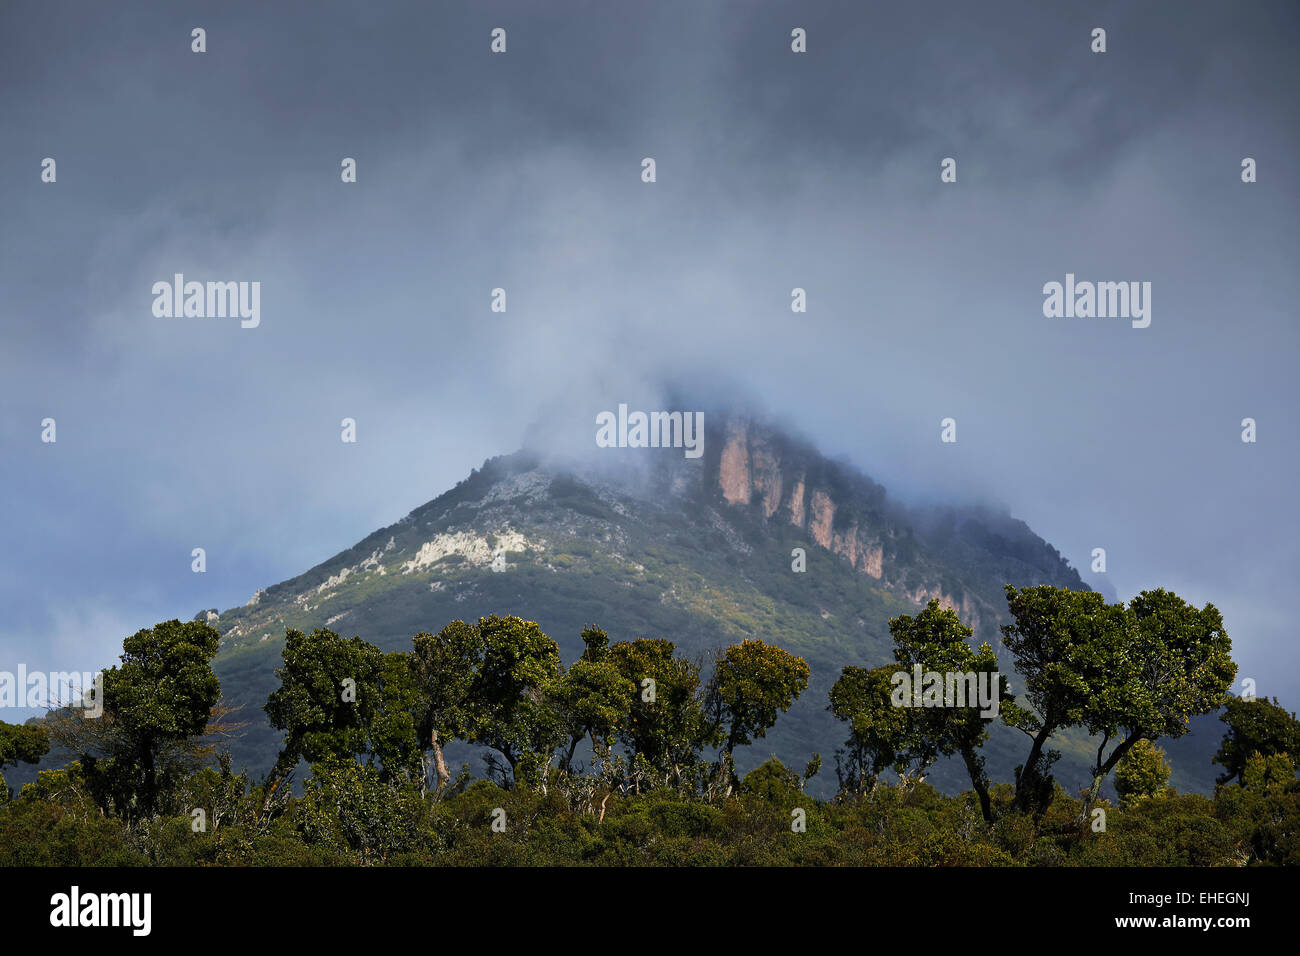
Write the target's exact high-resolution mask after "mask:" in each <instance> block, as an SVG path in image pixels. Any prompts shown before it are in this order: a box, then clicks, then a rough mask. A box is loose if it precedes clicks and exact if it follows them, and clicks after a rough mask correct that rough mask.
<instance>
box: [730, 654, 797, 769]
mask: <svg viewBox="0 0 1300 956" xmlns="http://www.w3.org/2000/svg"><path fill="white" fill-rule="evenodd" d="M808 675H809V669H808V662H807V661H805V660H804V659H803V658H801V657H796V656H795V655H794V654H791V653H790V652H788V651H784V650H782V649H781V648H779V647H773V646H771V645H768V644H764V643H763V642H762V641H743V642H742V643H740V644H733V645H732V646H731V647H729V648H727V649H726V650H725V651H723V652H722V654H721V655H720V656H719V657H718V659H717V661H716V662H715V664H714V667H713V676H712V678H711V679H710V681H709V686H708V691H707V702H706V707H707V709H708V712H709V714H710V716H711V717H712V719H713V720H714V721H715V722H716V723H717V724H719V726H720V727H722V728H723V748H724V749H725V750H726V752H727V753H728V754H730V753H731V752H732V751H734V750H735V749H736V747H737V746H740V745H743V744H750V743H753V738H755V737H764V736H766V735H767V732H768V730H770V729H771V728H772V726H773V725H774V724H775V723H776V719H777V717H778V716H779V715H780V714H782V713H784V712H785V711H787V710H789V709H790V705H791V704H793V703H794V702H795V700H797V699H798V697H799V695H800V694H801V693H802V692H803V690H804V689H805V688H806V687H807V686H808Z"/></svg>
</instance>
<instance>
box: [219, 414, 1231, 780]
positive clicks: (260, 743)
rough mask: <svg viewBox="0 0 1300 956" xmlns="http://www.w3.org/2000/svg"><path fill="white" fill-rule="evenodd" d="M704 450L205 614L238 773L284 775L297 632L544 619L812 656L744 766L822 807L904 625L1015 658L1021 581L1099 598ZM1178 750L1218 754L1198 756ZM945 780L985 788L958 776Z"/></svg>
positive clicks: (507, 482) (786, 460)
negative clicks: (244, 728)
mask: <svg viewBox="0 0 1300 956" xmlns="http://www.w3.org/2000/svg"><path fill="white" fill-rule="evenodd" d="M704 449H705V451H704V454H703V456H702V457H700V458H698V459H687V458H685V457H684V456H683V455H682V453H681V451H680V450H676V449H602V450H601V451H602V452H604V453H605V454H604V455H602V456H597V457H596V458H594V459H589V460H585V461H582V462H575V461H570V462H566V463H561V462H559V461H555V460H550V459H547V458H545V457H544V456H543V455H541V454H540V453H538V452H537V451H533V450H524V451H521V452H517V453H515V454H512V455H508V456H504V457H500V458H495V459H492V460H490V461H488V462H486V463H485V464H484V466H483V467H482V469H480V470H476V471H475V472H474V473H472V474H471V475H470V477H469V478H467V479H466V480H465V481H462V482H461V483H460V484H458V485H457V486H456V487H455V488H453V489H452V490H450V491H448V492H446V493H445V494H443V495H440V496H439V497H437V498H435V499H434V500H433V501H430V502H428V503H427V504H425V505H422V506H421V507H419V508H417V509H415V510H414V511H412V512H411V513H410V514H409V515H407V517H405V518H403V519H402V520H401V521H399V522H397V523H396V524H394V525H392V526H390V527H387V528H383V529H380V530H378V531H376V532H374V533H373V534H371V535H369V536H368V537H367V538H365V539H364V540H362V541H360V542H358V543H357V544H356V545H354V546H353V547H352V548H349V549H348V550H346V551H343V552H340V553H339V554H337V555H335V556H334V557H333V558H331V559H329V560H328V561H325V562H323V563H322V564H320V565H317V566H316V567H314V568H312V569H311V570H309V571H307V572H306V573H304V574H302V575H299V576H298V577H296V578H292V579H290V580H288V581H284V582H282V583H280V584H277V585H275V586H273V587H270V588H267V589H266V590H264V591H259V592H258V593H257V594H256V595H255V596H254V598H253V599H252V600H251V601H250V602H249V603H248V604H247V605H245V606H243V607H239V608H234V609H231V610H228V611H226V612H224V613H222V614H219V615H218V614H216V613H215V612H207V617H208V619H209V620H210V621H211V622H212V623H213V624H214V626H215V627H216V628H217V629H218V630H219V632H220V633H221V635H222V641H221V651H220V653H219V655H218V658H217V671H218V673H219V674H220V676H221V679H222V687H223V689H224V691H225V693H226V695H227V699H228V700H230V701H232V702H234V703H238V704H242V705H243V706H244V711H245V716H246V717H248V718H251V719H254V720H255V721H256V726H254V727H252V728H250V730H249V732H248V733H247V734H246V736H245V737H244V738H243V739H242V740H240V741H238V742H237V743H236V745H235V746H234V748H233V749H234V750H235V754H236V758H237V760H236V762H237V763H246V764H247V765H249V766H250V767H252V768H253V769H255V770H258V771H260V770H265V769H266V768H268V767H269V766H270V764H271V763H272V761H273V760H274V755H275V750H276V748H277V747H278V744H279V740H278V736H277V735H276V734H274V733H273V732H272V731H271V730H270V729H269V728H268V727H265V726H263V721H262V715H261V712H260V707H261V704H262V703H263V702H264V701H265V699H266V696H267V694H269V693H270V691H271V690H272V689H274V686H275V682H274V676H273V670H274V668H275V667H276V666H277V665H278V663H279V653H280V649H281V647H282V645H283V639H284V631H285V629H286V628H297V629H301V630H309V629H311V628H314V627H318V626H327V627H330V628H332V629H334V630H336V631H338V632H340V633H342V634H345V635H348V636H350V635H353V634H357V635H359V636H361V637H362V638H364V639H366V640H368V641H371V642H373V643H375V644H377V645H378V646H379V647H381V648H382V649H384V650H393V649H405V648H407V647H409V646H410V641H411V637H412V635H414V634H415V633H417V632H419V631H437V630H438V629H439V628H441V627H442V626H443V625H444V624H446V623H447V622H448V621H450V620H453V619H457V618H460V619H465V620H473V619H475V618H477V617H479V616H480V615H486V614H492V613H497V614H517V615H519V616H521V617H524V618H527V619H531V620H536V621H538V622H539V623H540V625H541V626H542V628H543V630H545V631H546V632H547V633H548V634H550V635H551V636H552V637H553V638H554V639H555V640H556V641H557V642H558V643H559V644H560V647H561V650H562V652H563V655H564V659H565V660H566V662H567V661H571V660H573V659H575V658H576V657H577V656H578V654H579V653H580V651H581V641H580V639H579V636H578V635H579V633H580V631H581V630H582V628H583V627H584V626H586V625H588V624H592V623H595V624H599V625H600V626H601V627H603V628H605V629H606V630H607V631H608V632H609V633H610V635H611V637H612V638H613V639H615V640H627V639H633V638H637V637H666V638H669V639H671V640H673V641H674V642H676V644H677V645H678V647H679V648H680V649H683V650H685V651H686V652H688V653H692V654H695V653H701V654H702V653H707V652H708V651H710V650H711V649H713V648H717V647H722V646H725V645H727V644H731V643H733V642H735V641H739V640H742V639H744V638H748V637H756V638H760V639H762V640H764V641H767V642H769V643H775V644H778V645H780V646H782V647H784V648H786V649H787V650H790V651H792V652H794V653H797V654H800V655H802V656H803V657H804V658H805V659H807V660H808V662H809V664H810V665H811V668H812V678H811V682H810V685H809V688H808V690H807V691H806V692H805V693H804V695H803V696H802V698H801V699H800V700H799V701H798V702H797V703H796V705H795V707H794V708H792V710H791V711H790V712H789V713H788V714H786V715H785V716H783V717H782V718H781V719H780V720H779V721H778V723H777V726H776V727H775V728H774V730H773V731H772V733H771V734H769V736H768V737H767V738H766V739H765V740H760V741H758V742H757V743H756V744H755V746H753V747H752V748H748V749H747V750H746V751H745V752H743V753H739V752H738V754H737V763H738V765H739V766H740V768H741V769H742V770H747V769H749V768H751V767H753V766H755V765H756V764H757V763H759V762H761V761H762V760H764V759H766V758H767V756H768V755H769V754H771V753H775V754H776V755H777V756H779V757H780V758H781V759H782V760H783V761H785V762H787V763H788V764H789V765H791V766H798V767H802V766H803V764H804V762H805V761H806V760H807V759H808V757H809V756H810V755H811V753H812V752H813V751H819V752H821V753H822V754H823V755H824V757H825V758H826V768H827V769H826V770H824V771H823V775H822V777H821V778H820V779H819V780H817V781H815V786H813V787H812V788H811V789H813V791H814V792H815V793H816V794H818V795H826V794H828V793H830V792H831V791H832V789H833V784H834V773H833V767H834V762H833V759H832V754H833V752H834V750H835V748H836V746H838V745H839V744H840V743H841V742H842V740H843V737H844V733H843V729H842V727H841V726H840V725H839V724H838V723H837V722H836V721H835V720H834V719H833V718H832V717H831V716H830V714H829V713H828V712H827V711H826V703H827V693H828V691H829V689H830V687H831V685H832V684H833V683H834V681H835V679H836V678H837V677H838V675H839V673H840V670H841V668H843V667H844V666H845V665H848V664H856V665H864V666H875V665H879V664H882V663H886V662H887V661H889V660H891V642H890V637H889V630H888V621H889V618H890V617H891V616H894V615H897V614H900V613H911V612H914V611H915V610H916V609H917V608H918V607H919V606H922V605H924V604H925V603H926V602H927V601H928V600H930V599H931V598H938V599H939V600H940V601H941V602H942V603H943V604H944V605H946V606H951V607H955V608H956V609H957V610H958V613H959V614H960V615H961V617H962V619H963V620H964V621H966V622H967V623H968V624H970V625H971V626H973V627H974V628H975V631H976V639H977V640H988V641H990V642H991V643H993V644H994V645H995V646H998V643H999V642H998V637H999V635H998V631H997V627H998V625H999V624H1001V623H1005V622H1006V621H1007V620H1008V618H1007V616H1006V613H1005V600H1004V598H1003V595H1002V586H1003V585H1004V584H1005V583H1014V584H1016V585H1018V586H1028V585H1035V584H1054V585H1059V586H1064V587H1071V588H1084V587H1086V585H1084V584H1083V582H1082V581H1081V580H1080V578H1079V576H1078V574H1077V573H1076V572H1075V571H1074V570H1073V569H1072V568H1070V567H1069V566H1068V564H1067V563H1066V562H1065V561H1064V560H1063V559H1062V558H1061V556H1060V555H1059V554H1058V553H1057V552H1056V550H1055V549H1053V548H1052V547H1051V546H1050V545H1048V544H1047V543H1046V542H1044V541H1043V540H1042V539H1041V538H1039V537H1037V536H1036V535H1034V534H1033V532H1032V531H1030V530H1029V528H1028V527H1027V526H1025V525H1024V524H1023V522H1019V521H1016V520H1014V519H1012V518H1011V517H1010V516H1009V515H1007V514H1004V513H999V512H996V511H992V510H990V509H977V508H943V509H924V510H908V509H904V508H902V507H900V506H898V505H895V504H894V503H892V502H891V501H889V500H888V499H887V497H886V495H885V491H884V489H883V488H881V487H880V486H879V485H877V484H876V483H874V482H872V481H871V480H870V479H869V478H867V477H865V476H864V475H862V474H861V473H859V472H857V471H856V470H854V469H853V468H851V467H849V466H847V465H842V464H838V463H835V462H831V461H828V460H827V459H826V458H824V457H823V456H821V455H820V454H818V453H817V452H816V450H815V449H813V448H812V447H811V446H809V445H808V444H807V443H804V442H802V441H800V440H798V439H794V438H791V437H790V436H788V435H786V434H784V433H783V432H781V431H778V430H777V429H775V428H773V427H771V426H768V425H764V424H762V423H759V422H755V421H753V420H751V419H748V418H746V417H744V416H739V415H726V416H721V417H715V418H714V419H713V420H712V421H710V422H709V424H708V426H707V428H706V438H705V445H704ZM796 548H802V549H804V551H805V553H806V562H807V570H806V571H805V572H803V573H796V572H794V571H792V567H791V566H792V552H793V551H794V549H796ZM1004 666H1005V669H1006V670H1007V671H1008V672H1010V665H1009V662H1007V663H1006V664H1005V665H1004ZM1214 743H1217V738H1216V739H1215V740H1214ZM1207 746H1209V748H1210V750H1212V749H1213V743H1208V744H1207ZM1026 749H1027V747H1026V743H1025V738H1024V737H1023V736H1022V735H1020V734H1019V733H1017V732H1014V731H1010V730H1008V729H1006V728H1002V727H998V728H997V730H996V732H995V733H994V735H993V738H992V739H991V740H990V742H989V744H988V746H987V748H986V751H987V753H988V755H989V761H988V762H989V769H990V772H991V773H992V775H993V778H994V779H995V780H1010V779H1011V775H1012V771H1013V768H1014V766H1015V765H1016V764H1017V763H1018V762H1020V760H1021V759H1023V755H1024V752H1025V751H1026ZM1062 749H1063V750H1064V751H1065V756H1064V757H1063V759H1062V761H1061V763H1060V764H1059V769H1058V774H1057V775H1058V778H1059V779H1060V780H1061V781H1062V783H1063V784H1064V785H1066V786H1067V787H1070V788H1074V787H1076V786H1082V785H1083V783H1084V782H1085V780H1086V770H1085V767H1086V759H1087V758H1088V756H1090V754H1089V752H1088V747H1087V740H1086V738H1083V737H1082V736H1078V737H1075V738H1073V739H1071V740H1069V741H1067V743H1066V744H1065V745H1064V746H1062ZM1180 751H1181V752H1189V753H1193V754H1195V753H1197V752H1200V753H1203V754H1204V753H1207V752H1206V751H1205V747H1204V746H1199V745H1192V742H1191V741H1185V742H1183V746H1182V747H1181V748H1180ZM473 753H474V751H472V750H469V749H467V748H461V749H460V751H459V752H453V753H452V755H451V756H452V757H453V759H457V760H459V759H466V760H469V759H471V758H472V756H473ZM1201 763H1203V764H1204V765H1203V766H1201V765H1200V764H1201ZM1180 764H1181V766H1176V768H1175V769H1176V775H1175V778H1174V781H1173V782H1174V784H1175V785H1176V786H1179V787H1180V788H1184V789H1202V790H1203V789H1207V788H1208V786H1209V782H1210V781H1211V780H1212V776H1213V774H1212V772H1211V771H1212V768H1210V767H1209V765H1208V756H1204V758H1203V760H1202V761H1196V760H1192V759H1191V758H1189V759H1187V760H1186V761H1180ZM931 782H933V783H935V784H936V785H937V786H940V787H941V788H942V789H946V790H950V791H955V790H960V789H963V788H964V787H965V786H966V785H967V781H966V778H965V776H964V773H963V772H962V771H961V769H960V768H959V767H957V766H955V765H950V764H945V765H942V766H940V767H937V768H936V769H935V772H934V773H933V775H932V776H931Z"/></svg>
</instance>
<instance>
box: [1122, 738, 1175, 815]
mask: <svg viewBox="0 0 1300 956" xmlns="http://www.w3.org/2000/svg"><path fill="white" fill-rule="evenodd" d="M1168 783H1169V765H1168V764H1167V763H1165V752H1164V751H1163V750H1161V749H1160V748H1159V747H1157V746H1156V745H1155V744H1153V743H1152V742H1151V741H1149V740H1139V741H1138V742H1137V743H1136V744H1134V745H1133V747H1132V749H1130V750H1129V752H1128V753H1126V754H1125V755H1124V756H1123V757H1121V758H1120V760H1119V762H1118V763H1116V764H1115V792H1116V793H1118V794H1119V799H1120V803H1121V804H1122V805H1125V806H1127V805H1129V804H1131V803H1132V802H1133V801H1134V800H1137V799H1140V798H1142V797H1154V796H1157V795H1159V794H1160V793H1162V792H1164V789H1165V787H1166V786H1167V785H1168Z"/></svg>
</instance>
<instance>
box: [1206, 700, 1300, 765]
mask: <svg viewBox="0 0 1300 956" xmlns="http://www.w3.org/2000/svg"><path fill="white" fill-rule="evenodd" d="M1219 720H1221V721H1223V723H1225V724H1226V725H1227V726H1228V732H1227V733H1226V734H1224V736H1223V742H1222V743H1220V744H1219V750H1218V752H1217V753H1215V755H1214V758H1213V762H1214V763H1217V764H1218V765H1219V766H1221V767H1223V770H1224V772H1223V773H1221V774H1220V775H1219V776H1218V778H1217V779H1216V780H1215V782H1216V783H1218V784H1225V783H1228V782H1229V781H1231V780H1236V781H1237V783H1239V784H1242V785H1244V784H1245V782H1246V780H1245V776H1244V775H1245V771H1246V762H1247V761H1248V760H1250V759H1251V757H1252V756H1253V755H1255V754H1259V755H1260V756H1262V757H1264V758H1268V757H1276V756H1277V755H1279V754H1288V755H1290V756H1291V758H1292V764H1291V769H1292V772H1293V773H1294V771H1296V770H1298V769H1300V720H1296V716H1295V714H1294V713H1292V712H1291V711H1288V710H1287V709H1286V708H1285V707H1283V706H1281V705H1280V704H1279V703H1278V702H1277V698H1276V697H1274V698H1273V700H1272V701H1269V700H1268V699H1267V698H1265V697H1259V698H1244V697H1228V698H1227V699H1226V700H1225V701H1224V707H1223V713H1222V714H1220V715H1219Z"/></svg>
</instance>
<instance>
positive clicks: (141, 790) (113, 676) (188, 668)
mask: <svg viewBox="0 0 1300 956" xmlns="http://www.w3.org/2000/svg"><path fill="white" fill-rule="evenodd" d="M219 643H220V635H218V634H217V632H216V631H215V630H213V629H212V628H211V627H209V626H208V625H207V624H204V623H201V622H199V621H188V622H186V623H181V622H180V621H176V620H172V621H164V622H162V623H160V624H157V625H155V626H154V627H151V628H145V629H143V630H140V631H137V632H136V633H135V634H133V635H131V636H130V637H128V638H126V640H125V641H123V642H122V656H121V663H120V664H119V665H118V666H115V667H112V668H110V669H108V670H106V671H104V674H103V713H102V714H100V715H99V716H98V717H92V716H89V715H88V714H87V712H86V711H84V710H83V709H82V708H79V707H65V708H63V709H61V710H58V711H53V712H51V714H50V715H49V717H48V718H47V719H46V726H47V727H48V728H49V732H50V737H51V739H52V740H53V741H54V742H55V743H56V744H58V745H59V746H60V747H62V748H64V749H65V750H68V751H70V752H71V753H72V754H73V755H75V756H76V757H77V758H78V759H79V761H80V763H81V766H82V768H83V770H84V772H85V779H86V785H87V788H88V789H89V790H90V792H91V793H93V794H94V795H95V799H96V801H97V802H98V803H99V805H100V806H101V807H104V808H106V809H113V810H115V811H116V812H117V813H118V814H119V815H121V816H122V817H124V818H125V819H127V820H138V819H148V818H151V817H153V816H155V815H156V814H157V813H159V812H160V811H161V810H162V809H163V806H162V805H163V803H164V800H165V798H166V797H167V796H168V795H169V794H170V793H171V792H172V791H173V790H174V789H175V788H176V786H177V785H178V784H179V782H180V781H181V779H183V777H184V776H185V774H186V773H188V772H190V771H192V770H194V769H196V768H197V766H199V765H200V764H201V763H202V762H203V761H204V760H206V759H207V758H208V757H209V756H210V747H208V746H207V745H205V744H204V743H203V738H204V737H205V736H209V735H211V734H212V733H214V732H219V727H217V726H216V723H219V720H218V721H216V722H214V708H215V716H216V717H217V718H220V717H221V716H224V715H225V714H226V713H228V712H229V711H227V710H224V709H223V708H220V707H218V701H219V699H220V697H221V683H220V681H218V679H217V675H216V674H214V673H213V671H212V658H213V657H214V656H215V655H216V653H217V646H218V644H219Z"/></svg>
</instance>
